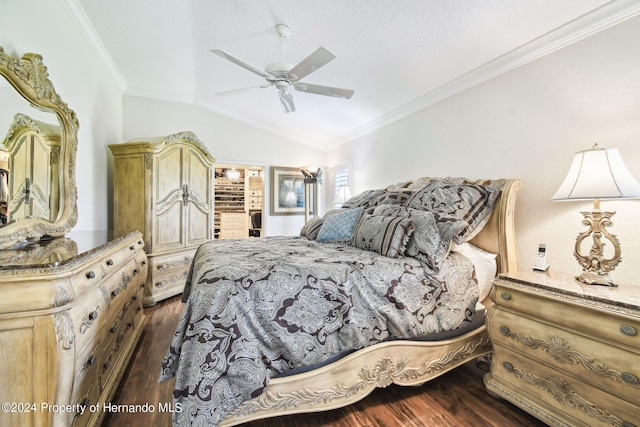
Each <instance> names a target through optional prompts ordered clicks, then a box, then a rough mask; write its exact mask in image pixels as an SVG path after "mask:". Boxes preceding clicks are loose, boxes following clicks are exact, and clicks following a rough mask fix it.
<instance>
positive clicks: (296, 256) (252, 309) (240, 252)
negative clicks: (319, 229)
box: [160, 237, 478, 426]
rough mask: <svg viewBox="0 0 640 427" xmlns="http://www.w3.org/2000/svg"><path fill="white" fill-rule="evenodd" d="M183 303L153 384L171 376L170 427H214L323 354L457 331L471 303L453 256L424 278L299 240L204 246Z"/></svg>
mask: <svg viewBox="0 0 640 427" xmlns="http://www.w3.org/2000/svg"><path fill="white" fill-rule="evenodd" d="M185 294H186V295H188V296H189V297H188V299H187V301H186V304H185V308H184V312H183V314H182V318H181V320H180V322H179V324H178V326H177V330H176V333H175V335H174V337H173V339H172V342H171V346H170V348H169V350H168V352H167V354H166V355H165V357H164V360H163V363H162V372H161V377H160V380H161V381H162V380H166V379H168V378H170V377H172V376H175V377H176V381H175V388H174V402H175V403H179V404H180V407H181V412H179V413H174V418H173V422H174V425H176V426H190V425H199V426H200V425H202V426H204V425H209V426H210V425H217V424H218V423H219V422H220V421H221V420H222V419H223V418H224V417H225V416H226V415H227V414H229V413H230V412H232V411H233V410H234V409H235V408H236V407H237V406H238V405H240V404H241V403H242V402H244V401H245V400H248V399H251V398H253V397H256V396H258V395H259V394H260V393H261V392H262V390H263V389H264V387H265V386H266V385H267V383H268V382H269V379H270V378H272V377H273V376H276V375H278V374H280V373H284V372H286V371H288V370H291V369H295V368H299V367H302V366H309V365H314V364H317V363H320V362H322V361H324V360H325V359H327V358H328V357H329V356H331V355H333V354H336V353H339V352H343V351H346V350H353V349H359V348H362V347H365V346H368V345H372V344H375V343H377V342H380V341H383V340H387V339H393V338H416V337H421V336H424V335H428V334H430V333H436V332H441V331H446V330H452V329H455V328H458V327H460V326H463V325H465V324H467V323H468V322H470V321H471V320H472V317H473V312H474V307H475V304H476V301H477V299H478V289H477V283H476V279H475V274H474V270H473V266H472V264H471V262H470V261H469V260H468V259H467V258H465V257H463V256H462V255H459V254H456V253H451V254H449V256H448V257H447V259H446V260H445V262H444V263H443V266H442V267H441V268H440V270H439V271H438V273H437V274H435V275H434V274H433V272H432V271H430V270H429V269H428V267H427V266H426V265H425V264H422V263H421V262H420V261H418V260H416V259H414V258H388V257H385V256H382V255H379V254H377V253H374V252H369V251H364V250H362V249H358V248H355V247H352V246H349V245H344V244H336V243H317V242H315V241H311V240H307V239H306V238H300V237H264V238H252V239H242V240H213V241H211V242H208V243H206V244H204V245H202V246H201V247H200V248H199V249H198V253H197V255H196V257H195V259H194V262H193V265H192V266H191V272H190V277H189V278H188V282H187V286H186V288H185Z"/></svg>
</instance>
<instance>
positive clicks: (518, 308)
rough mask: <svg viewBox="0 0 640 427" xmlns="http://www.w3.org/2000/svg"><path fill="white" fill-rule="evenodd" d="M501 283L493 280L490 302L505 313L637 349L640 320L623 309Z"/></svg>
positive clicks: (639, 342)
mask: <svg viewBox="0 0 640 427" xmlns="http://www.w3.org/2000/svg"><path fill="white" fill-rule="evenodd" d="M501 283H503V282H502V281H501V280H500V279H498V280H496V281H495V284H494V289H493V292H494V294H493V295H494V296H493V300H494V302H495V303H496V305H498V306H500V307H503V308H504V309H505V310H509V311H512V312H515V313H523V314H528V315H530V316H531V317H533V318H538V319H540V320H542V321H545V320H546V321H549V322H553V324H554V325H557V326H560V327H564V328H567V329H570V330H574V331H576V332H578V333H581V334H583V335H588V336H599V337H602V340H605V341H610V342H614V343H616V344H618V345H622V346H627V347H628V348H630V349H633V350H638V349H640V317H637V316H634V315H626V313H625V311H624V309H622V308H615V309H614V308H612V307H609V306H608V305H607V304H603V303H599V302H597V301H592V300H589V299H576V298H566V297H565V296H564V295H563V294H561V293H555V292H552V291H546V290H545V291H542V292H541V291H539V290H537V291H536V290H535V288H531V287H528V289H527V287H524V286H523V287H520V286H518V285H515V286H514V285H513V284H511V283H509V285H510V286H508V287H506V286H502V285H501Z"/></svg>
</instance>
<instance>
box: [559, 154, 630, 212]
mask: <svg viewBox="0 0 640 427" xmlns="http://www.w3.org/2000/svg"><path fill="white" fill-rule="evenodd" d="M627 198H640V184H638V182H637V181H636V180H635V178H634V177H633V176H632V175H631V173H630V172H629V170H628V169H627V167H626V166H625V164H624V162H623V161H622V157H620V151H619V150H618V149H617V148H599V147H597V146H595V147H594V148H592V149H590V150H585V151H580V152H578V153H576V154H575V156H574V157H573V163H571V167H570V168H569V173H567V176H566V178H565V179H564V181H563V182H562V185H560V188H559V189H558V191H556V194H554V195H553V197H552V198H551V200H593V199H627Z"/></svg>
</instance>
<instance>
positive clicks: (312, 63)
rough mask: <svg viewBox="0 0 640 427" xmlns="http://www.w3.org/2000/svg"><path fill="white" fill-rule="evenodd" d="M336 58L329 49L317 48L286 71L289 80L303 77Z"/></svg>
mask: <svg viewBox="0 0 640 427" xmlns="http://www.w3.org/2000/svg"><path fill="white" fill-rule="evenodd" d="M334 59H336V56H335V55H334V54H333V53H331V51H330V50H329V49H325V48H324V47H321V48H318V50H316V51H315V52H313V53H312V54H311V55H309V56H307V57H306V58H305V59H303V60H302V61H301V62H300V63H299V64H298V65H296V66H295V67H293V68H292V69H291V70H289V72H288V73H287V79H288V80H289V81H292V82H294V81H296V80H300V79H303V78H305V77H306V76H308V75H309V74H311V73H313V72H314V71H315V70H317V69H318V68H320V67H322V66H323V65H325V64H327V63H329V62H331V61H333V60H334Z"/></svg>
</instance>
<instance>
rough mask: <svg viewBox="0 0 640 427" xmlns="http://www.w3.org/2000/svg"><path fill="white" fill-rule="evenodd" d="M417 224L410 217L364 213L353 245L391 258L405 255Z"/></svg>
mask: <svg viewBox="0 0 640 427" xmlns="http://www.w3.org/2000/svg"><path fill="white" fill-rule="evenodd" d="M414 230H415V226H414V225H413V223H412V222H411V220H409V219H408V218H400V217H393V216H382V215H369V214H364V215H362V218H361V219H360V222H359V223H358V227H357V228H356V232H355V235H354V237H353V245H354V246H355V247H357V248H360V249H364V250H367V251H372V252H377V253H379V254H380V255H384V256H386V257H389V258H396V257H399V256H402V255H404V251H405V247H406V244H407V242H408V241H409V238H410V237H411V234H412V233H413V231H414Z"/></svg>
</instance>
